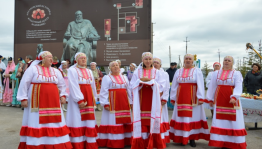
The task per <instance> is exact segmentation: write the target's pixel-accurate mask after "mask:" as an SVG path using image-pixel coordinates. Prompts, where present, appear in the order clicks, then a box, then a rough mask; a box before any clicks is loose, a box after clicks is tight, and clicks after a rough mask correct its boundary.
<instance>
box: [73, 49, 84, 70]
mask: <svg viewBox="0 0 262 149" xmlns="http://www.w3.org/2000/svg"><path fill="white" fill-rule="evenodd" d="M82 56H84V57H86V55H85V53H82V52H77V53H76V55H75V61H76V63H75V64H74V65H73V66H72V67H76V66H77V64H78V62H77V60H78V59H79V58H80V57H82Z"/></svg>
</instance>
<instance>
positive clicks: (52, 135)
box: [17, 51, 72, 149]
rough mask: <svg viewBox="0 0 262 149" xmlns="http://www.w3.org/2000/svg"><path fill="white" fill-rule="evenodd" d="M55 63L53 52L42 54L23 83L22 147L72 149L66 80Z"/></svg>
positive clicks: (20, 148) (21, 96)
mask: <svg viewBox="0 0 262 149" xmlns="http://www.w3.org/2000/svg"><path fill="white" fill-rule="evenodd" d="M52 62H53V56H52V54H51V53H50V52H48V51H43V52H41V53H39V55H38V57H37V58H36V60H35V61H34V62H33V63H32V64H31V65H30V67H29V68H28V69H27V70H26V71H25V73H24V75H23V78H22V80H21V82H20V86H19V89H18V93H17V100H18V101H21V105H22V107H24V116H23V122H22V128H21V131H20V135H21V138H20V144H19V147H18V149H29V148H33V149H43V148H48V149H57V148H59V149H60V148H61V149H71V148H72V145H71V143H70V140H69V135H68V134H69V132H70V131H69V129H68V128H67V126H66V123H65V119H64V115H63V111H62V109H61V104H64V103H65V102H66V99H65V98H66V96H67V93H66V91H65V82H64V79H63V77H62V75H61V73H60V72H59V71H58V70H57V69H55V68H52V67H51V65H52Z"/></svg>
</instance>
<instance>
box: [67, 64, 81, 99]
mask: <svg viewBox="0 0 262 149" xmlns="http://www.w3.org/2000/svg"><path fill="white" fill-rule="evenodd" d="M68 83H69V91H70V96H71V97H72V100H73V101H74V102H79V101H80V100H83V99H84V96H83V94H82V92H81V90H80V87H79V83H78V74H77V72H76V70H75V69H74V68H70V69H69V70H68Z"/></svg>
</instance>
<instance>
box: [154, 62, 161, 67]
mask: <svg viewBox="0 0 262 149" xmlns="http://www.w3.org/2000/svg"><path fill="white" fill-rule="evenodd" d="M154 67H155V68H156V69H160V68H161V65H160V64H159V62H156V61H155V62H154Z"/></svg>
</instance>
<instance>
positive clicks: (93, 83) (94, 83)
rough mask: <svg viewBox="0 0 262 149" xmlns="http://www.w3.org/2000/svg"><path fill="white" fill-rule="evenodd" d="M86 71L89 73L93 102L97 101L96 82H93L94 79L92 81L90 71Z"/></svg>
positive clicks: (92, 77)
mask: <svg viewBox="0 0 262 149" xmlns="http://www.w3.org/2000/svg"><path fill="white" fill-rule="evenodd" d="M87 71H89V75H90V78H91V80H92V82H91V87H92V91H93V95H94V98H95V101H97V92H96V82H95V79H94V76H93V73H92V72H91V70H87Z"/></svg>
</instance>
